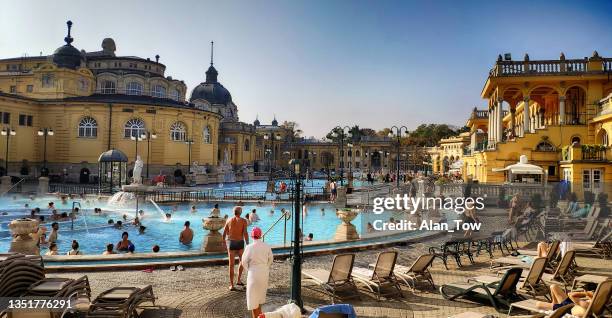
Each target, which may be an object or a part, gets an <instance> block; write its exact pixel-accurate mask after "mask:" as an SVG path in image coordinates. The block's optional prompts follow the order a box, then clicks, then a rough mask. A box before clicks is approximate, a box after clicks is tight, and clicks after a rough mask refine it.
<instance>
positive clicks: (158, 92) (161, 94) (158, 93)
mask: <svg viewBox="0 0 612 318" xmlns="http://www.w3.org/2000/svg"><path fill="white" fill-rule="evenodd" d="M151 96H153V97H157V98H166V88H165V87H163V86H161V85H155V86H153V89H152V90H151Z"/></svg>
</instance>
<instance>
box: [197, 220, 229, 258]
mask: <svg viewBox="0 0 612 318" xmlns="http://www.w3.org/2000/svg"><path fill="white" fill-rule="evenodd" d="M224 226H225V219H224V218H220V217H214V216H211V217H207V218H204V219H202V227H203V228H204V229H205V230H208V234H207V235H206V236H205V237H204V242H203V243H202V251H204V252H224V251H225V242H224V241H223V236H221V233H219V230H220V229H222V228H223V227H224Z"/></svg>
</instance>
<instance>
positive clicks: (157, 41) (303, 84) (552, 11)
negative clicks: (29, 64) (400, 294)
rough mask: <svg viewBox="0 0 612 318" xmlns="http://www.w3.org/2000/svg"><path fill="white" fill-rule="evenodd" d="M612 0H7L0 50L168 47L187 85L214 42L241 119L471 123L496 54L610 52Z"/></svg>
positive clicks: (312, 129)
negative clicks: (69, 43) (111, 43)
mask: <svg viewBox="0 0 612 318" xmlns="http://www.w3.org/2000/svg"><path fill="white" fill-rule="evenodd" d="M610 12H612V1H578V0H576V1H533V0H530V1H468V0H464V1H408V0H405V1H385V0H381V1H374V0H371V1H340V0H309V1H298V0H289V1H281V0H276V1H272V0H269V1H261V0H252V1H233V0H231V1H153V0H149V1H134V0H132V1H114V0H107V1H88V0H83V1H76V0H75V1H26V0H16V1H13V0H5V1H3V2H2V6H1V10H0V58H8V57H17V56H23V55H24V54H28V55H39V54H40V52H42V53H43V54H45V55H47V54H51V53H52V52H53V50H55V49H56V48H57V47H59V46H61V45H62V44H63V38H64V36H65V33H66V24H65V22H66V21H67V20H72V21H73V22H74V25H73V32H72V35H73V37H74V38H75V41H74V43H73V45H74V46H76V47H77V48H78V49H84V50H86V51H98V50H100V45H101V42H102V39H104V38H106V37H111V38H113V39H114V40H115V43H116V44H117V51H116V54H117V55H130V56H140V57H144V58H146V57H150V58H151V59H154V56H155V55H156V54H159V55H160V56H161V58H160V62H162V63H164V64H165V65H166V67H167V68H166V75H170V76H172V77H173V78H175V79H182V80H184V81H185V83H186V84H187V86H188V90H189V93H188V96H187V97H189V95H190V92H191V90H192V89H193V88H194V87H195V86H196V85H197V84H199V83H200V82H203V81H204V79H205V74H204V72H205V71H206V69H207V67H208V65H209V60H210V41H215V67H216V68H217V70H218V71H219V81H220V82H221V83H222V84H223V85H224V86H225V87H226V88H227V89H228V90H229V91H230V92H231V94H232V98H233V100H234V102H235V103H236V104H237V105H238V114H239V117H240V120H241V121H245V122H249V123H251V122H253V121H254V120H255V118H256V117H257V116H258V117H259V120H260V121H261V122H262V123H263V124H269V123H270V122H271V121H272V119H273V117H274V116H276V118H277V120H278V121H279V122H283V121H286V120H287V121H295V122H297V123H298V124H299V128H300V129H302V130H303V131H304V135H305V136H316V137H322V136H324V135H325V134H326V133H327V132H328V131H330V130H331V129H332V128H333V127H335V126H337V125H341V126H345V125H349V126H352V125H359V126H360V127H362V128H365V127H368V128H373V129H376V130H380V129H383V128H385V127H390V126H392V125H405V126H407V127H408V128H409V129H414V128H415V127H417V126H418V125H419V124H421V123H447V124H452V125H455V126H463V125H464V124H465V121H466V119H467V117H468V116H469V112H470V111H471V109H472V108H474V107H479V108H484V107H485V106H486V101H485V100H483V99H481V97H480V92H481V90H482V87H483V84H484V82H485V80H486V78H487V75H488V72H489V69H490V68H491V67H492V66H493V64H494V63H495V60H496V58H497V55H498V54H503V53H506V52H508V53H511V54H512V57H513V59H518V60H521V59H522V58H523V56H524V54H525V53H529V56H530V58H531V59H532V60H536V59H558V58H559V54H560V52H564V53H565V55H566V57H567V58H582V57H585V56H591V55H592V52H593V50H597V51H598V52H599V53H600V55H602V56H605V57H610V56H612V41H611V40H610V39H611V34H612V19H610V18H609V13H610Z"/></svg>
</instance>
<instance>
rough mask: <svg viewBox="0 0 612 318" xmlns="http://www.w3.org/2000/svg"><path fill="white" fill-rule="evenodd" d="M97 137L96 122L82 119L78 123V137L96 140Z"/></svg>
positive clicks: (88, 118)
mask: <svg viewBox="0 0 612 318" xmlns="http://www.w3.org/2000/svg"><path fill="white" fill-rule="evenodd" d="M97 136H98V122H96V120H95V119H93V118H92V117H83V119H81V121H80V122H79V137H83V138H96V137H97Z"/></svg>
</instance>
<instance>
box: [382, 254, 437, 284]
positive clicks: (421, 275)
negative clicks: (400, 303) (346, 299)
mask: <svg viewBox="0 0 612 318" xmlns="http://www.w3.org/2000/svg"><path fill="white" fill-rule="evenodd" d="M434 258H435V256H434V255H433V254H424V255H421V256H419V258H417V260H416V261H414V263H412V266H410V267H407V266H402V265H398V264H395V270H394V271H393V273H395V276H396V277H397V278H399V279H400V281H402V282H404V283H405V284H406V286H408V287H410V288H412V290H413V291H414V290H415V289H416V283H417V282H418V281H419V280H423V281H426V282H428V283H430V284H431V287H432V288H436V285H435V283H434V280H433V277H432V276H431V273H430V272H429V268H430V267H431V264H432V263H433V260H434ZM370 266H372V265H370ZM411 282H412V285H410V283H411Z"/></svg>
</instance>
